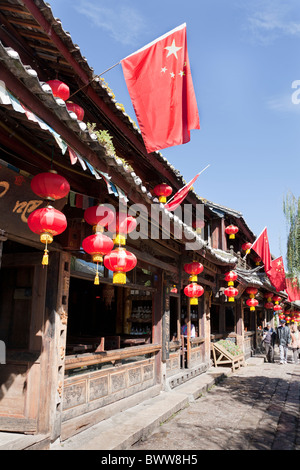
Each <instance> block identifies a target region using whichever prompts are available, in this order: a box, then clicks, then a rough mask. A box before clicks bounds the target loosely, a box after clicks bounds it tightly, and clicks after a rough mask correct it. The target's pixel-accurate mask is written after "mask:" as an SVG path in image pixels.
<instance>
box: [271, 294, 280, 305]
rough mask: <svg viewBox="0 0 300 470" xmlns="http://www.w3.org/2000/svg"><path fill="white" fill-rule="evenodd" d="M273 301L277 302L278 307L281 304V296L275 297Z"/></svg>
mask: <svg viewBox="0 0 300 470" xmlns="http://www.w3.org/2000/svg"><path fill="white" fill-rule="evenodd" d="M272 300H273V302H275V304H276V305H278V304H279V302H280V301H281V297H280V296H279V295H273V298H272Z"/></svg>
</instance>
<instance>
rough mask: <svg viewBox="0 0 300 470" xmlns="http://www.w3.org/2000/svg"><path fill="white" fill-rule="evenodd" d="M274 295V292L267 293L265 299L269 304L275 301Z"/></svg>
mask: <svg viewBox="0 0 300 470" xmlns="http://www.w3.org/2000/svg"><path fill="white" fill-rule="evenodd" d="M273 295H274V294H272V292H267V293H266V294H265V295H264V297H265V299H267V301H268V302H271V300H272V299H273Z"/></svg>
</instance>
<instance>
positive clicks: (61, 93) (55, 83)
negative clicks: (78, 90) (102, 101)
mask: <svg viewBox="0 0 300 470" xmlns="http://www.w3.org/2000/svg"><path fill="white" fill-rule="evenodd" d="M47 84H48V85H49V86H50V88H51V90H52V93H53V96H55V98H60V99H61V100H63V101H66V107H67V109H68V111H72V112H73V113H75V114H76V116H77V119H78V120H79V121H82V120H83V118H84V110H83V109H82V107H81V106H79V105H78V104H76V103H73V101H67V100H68V99H69V97H70V88H69V87H68V85H67V84H66V83H64V82H61V81H60V80H49V81H48V82H47Z"/></svg>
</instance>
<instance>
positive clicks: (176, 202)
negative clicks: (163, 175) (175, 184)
mask: <svg viewBox="0 0 300 470" xmlns="http://www.w3.org/2000/svg"><path fill="white" fill-rule="evenodd" d="M199 175H200V173H198V175H196V176H194V178H193V179H192V180H191V181H190V182H189V183H187V184H186V185H185V186H184V187H183V188H181V189H179V191H178V192H177V193H176V194H175V196H174V197H173V199H172V201H171V202H168V203H167V204H165V206H164V207H165V209H168V210H169V211H174V210H175V209H177V207H178V206H180V204H181V203H182V201H184V199H185V198H186V196H187V195H188V192H189V190H190V188H191V187H192V186H193V184H194V183H195V181H196V179H197V178H198V176H199Z"/></svg>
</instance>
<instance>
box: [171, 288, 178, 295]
mask: <svg viewBox="0 0 300 470" xmlns="http://www.w3.org/2000/svg"><path fill="white" fill-rule="evenodd" d="M170 292H171V293H172V294H177V292H178V291H177V287H176V286H173V287H172V288H171V289H170Z"/></svg>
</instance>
